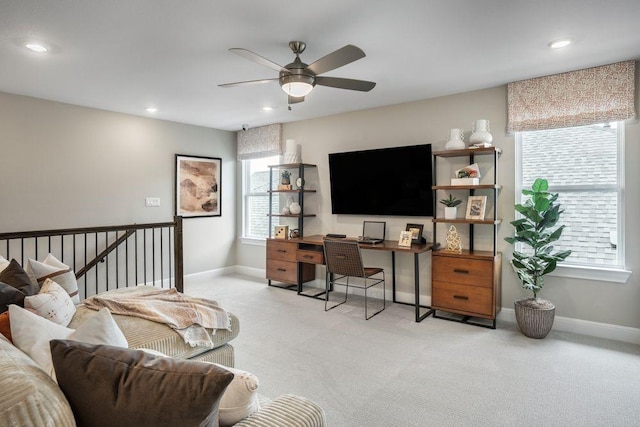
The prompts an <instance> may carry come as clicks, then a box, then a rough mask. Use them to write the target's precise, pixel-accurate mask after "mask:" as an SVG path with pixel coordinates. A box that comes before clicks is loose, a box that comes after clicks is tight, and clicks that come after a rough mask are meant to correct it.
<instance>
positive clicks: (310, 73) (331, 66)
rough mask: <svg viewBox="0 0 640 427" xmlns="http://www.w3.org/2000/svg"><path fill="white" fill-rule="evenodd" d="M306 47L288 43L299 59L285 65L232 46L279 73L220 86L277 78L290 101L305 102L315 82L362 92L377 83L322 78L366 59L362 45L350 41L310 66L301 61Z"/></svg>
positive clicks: (263, 81)
mask: <svg viewBox="0 0 640 427" xmlns="http://www.w3.org/2000/svg"><path fill="white" fill-rule="evenodd" d="M306 47H307V45H306V43H304V42H300V41H293V42H289V48H291V50H292V51H293V53H294V54H295V55H296V58H295V59H294V60H293V62H292V63H290V64H287V65H285V66H284V67H283V66H281V65H278V64H276V63H275V62H273V61H270V60H269V59H267V58H264V57H262V56H260V55H258V54H257V53H254V52H251V51H250V50H247V49H241V48H231V49H229V51H230V52H233V53H235V54H238V55H240V56H243V57H245V58H247V59H250V60H251V61H254V62H257V63H258V64H261V65H264V66H267V67H269V68H271V69H274V70H276V71H279V72H280V76H279V77H278V78H273V79H263V80H249V81H244V82H235V83H225V84H221V85H218V86H220V87H234V86H244V85H252V84H260V83H268V82H274V81H278V82H279V83H280V87H282V90H283V91H284V92H285V93H286V94H287V95H288V96H289V104H295V103H298V102H302V101H304V97H305V96H306V95H308V94H309V93H310V92H311V91H312V90H313V88H314V87H315V86H316V85H320V86H329V87H334V88H338V89H349V90H358V91H361V92H369V91H370V90H371V89H373V88H374V87H375V86H376V84H375V83H374V82H368V81H365V80H354V79H344V78H340V77H323V76H320V75H319V74H322V73H326V72H327V71H331V70H335V69H336V68H339V67H342V66H343V65H347V64H349V63H351V62H354V61H357V60H358V59H361V58H364V57H365V56H366V55H365V53H364V52H363V51H362V49H360V48H359V47H356V46H354V45H351V44H348V45H346V46H344V47H342V48H340V49H338V50H336V51H335V52H332V53H330V54H328V55H326V56H323V57H322V58H320V59H318V60H317V61H315V62H314V63H312V64H310V65H307V64H305V63H304V62H302V60H300V54H301V53H302V52H304V49H305V48H306ZM289 108H291V107H289Z"/></svg>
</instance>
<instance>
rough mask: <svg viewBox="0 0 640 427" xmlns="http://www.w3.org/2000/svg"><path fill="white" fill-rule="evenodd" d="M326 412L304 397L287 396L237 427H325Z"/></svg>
mask: <svg viewBox="0 0 640 427" xmlns="http://www.w3.org/2000/svg"><path fill="white" fill-rule="evenodd" d="M325 425H326V419H325V415H324V411H323V410H322V408H321V407H320V406H318V405H317V404H315V403H314V402H312V401H310V400H308V399H305V398H304V397H299V396H294V395H291V394H285V395H282V396H280V397H278V398H277V399H275V400H273V401H272V402H271V403H269V404H267V405H264V406H262V408H261V409H260V410H259V411H257V412H254V413H253V414H252V415H251V416H249V417H247V418H245V419H244V420H242V421H240V422H239V423H238V424H236V425H235V426H236V427H275V426H277V427H324V426H325Z"/></svg>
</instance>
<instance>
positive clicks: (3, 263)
mask: <svg viewBox="0 0 640 427" xmlns="http://www.w3.org/2000/svg"><path fill="white" fill-rule="evenodd" d="M8 266H9V261H7V260H6V258H5V257H3V256H2V255H0V272H2V270H4V269H5V268H7V267H8Z"/></svg>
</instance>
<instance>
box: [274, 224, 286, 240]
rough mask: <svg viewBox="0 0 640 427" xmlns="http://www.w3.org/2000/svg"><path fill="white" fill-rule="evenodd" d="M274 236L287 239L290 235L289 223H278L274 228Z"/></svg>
mask: <svg viewBox="0 0 640 427" xmlns="http://www.w3.org/2000/svg"><path fill="white" fill-rule="evenodd" d="M273 235H274V237H275V238H276V239H286V238H288V236H289V226H288V225H276V226H275V228H274V233H273Z"/></svg>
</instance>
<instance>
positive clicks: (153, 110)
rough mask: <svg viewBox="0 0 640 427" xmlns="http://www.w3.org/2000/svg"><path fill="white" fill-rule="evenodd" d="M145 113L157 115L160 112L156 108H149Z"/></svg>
mask: <svg viewBox="0 0 640 427" xmlns="http://www.w3.org/2000/svg"><path fill="white" fill-rule="evenodd" d="M145 111H146V112H147V113H155V112H156V111H158V109H157V108H155V107H147V108H146V109H145Z"/></svg>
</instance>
